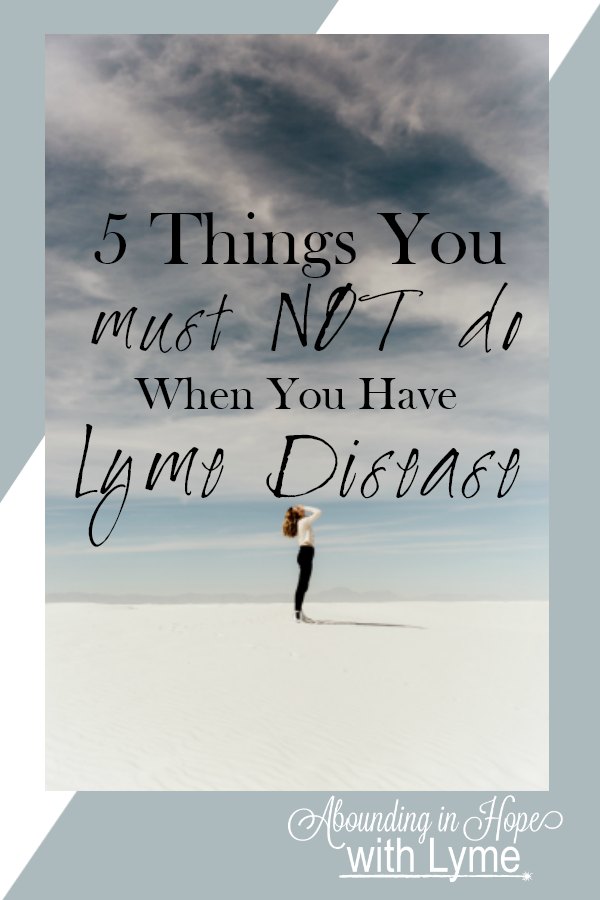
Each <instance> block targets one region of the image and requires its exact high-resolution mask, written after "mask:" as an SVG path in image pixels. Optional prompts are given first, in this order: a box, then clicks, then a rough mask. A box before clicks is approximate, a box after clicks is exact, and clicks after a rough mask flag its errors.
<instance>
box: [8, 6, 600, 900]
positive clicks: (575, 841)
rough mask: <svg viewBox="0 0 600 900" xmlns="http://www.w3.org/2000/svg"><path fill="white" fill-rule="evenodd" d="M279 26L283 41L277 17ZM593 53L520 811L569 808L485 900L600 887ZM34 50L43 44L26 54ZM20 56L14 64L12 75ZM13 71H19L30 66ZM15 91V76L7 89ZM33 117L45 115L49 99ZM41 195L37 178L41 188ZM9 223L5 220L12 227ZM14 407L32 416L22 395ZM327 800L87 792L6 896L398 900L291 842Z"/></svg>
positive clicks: (558, 179) (579, 110)
mask: <svg viewBox="0 0 600 900" xmlns="http://www.w3.org/2000/svg"><path fill="white" fill-rule="evenodd" d="M104 13H106V10H104ZM275 21H276V20H275ZM203 24H204V23H203ZM254 24H255V23H254ZM277 24H278V26H279V28H280V30H284V29H283V28H282V27H281V26H282V23H281V21H278V22H277ZM175 25H177V28H175V27H173V26H175ZM240 28H241V26H240ZM82 30H84V29H82ZM94 30H97V29H94V28H91V29H90V28H89V26H88V27H87V28H86V29H85V31H94ZM175 30H181V31H182V32H183V31H185V29H179V23H177V22H176V21H175V20H174V19H173V21H171V23H170V28H169V31H175ZM197 30H200V29H197ZM203 30H209V29H203ZM215 30H217V29H216V28H215ZM221 30H222V29H221ZM252 30H254V31H255V30H256V28H254V29H252ZM7 37H8V40H7V43H10V40H11V37H10V36H7ZM599 47H600V14H599V13H598V12H596V13H595V14H594V17H593V18H592V20H591V21H590V23H589V24H588V26H587V28H586V29H585V31H584V33H583V35H582V36H581V37H580V39H579V40H578V42H577V43H576V45H575V47H574V49H573V50H572V51H571V53H570V54H569V57H568V58H567V60H566V61H565V62H564V63H563V65H562V66H561V68H560V70H559V71H558V73H557V74H556V75H555V76H554V78H553V79H552V83H551V151H552V154H551V197H552V212H551V233H550V236H551V316H552V331H551V337H552V360H551V442H552V444H551V446H552V455H551V465H552V482H551V560H552V562H551V589H552V622H551V624H552V628H551V635H552V638H551V654H552V673H551V676H552V684H551V694H552V727H551V737H552V741H551V746H552V780H551V790H550V792H548V793H539V794H520V795H518V800H519V804H520V806H522V807H523V808H529V809H536V808H537V809H542V810H545V809H550V808H558V809H561V810H562V812H563V813H564V814H565V825H564V826H563V828H562V829H561V830H560V831H559V832H554V833H549V834H546V835H538V836H535V837H534V838H532V839H530V840H524V841H523V843H522V851H523V856H525V855H527V862H528V865H529V866H530V868H531V869H532V870H533V871H534V880H533V881H532V882H531V883H530V884H529V885H527V886H523V887H521V886H520V885H519V886H516V885H514V884H513V883H512V882H510V881H508V882H502V881H499V882H484V883H485V885H486V887H485V890H486V894H487V895H491V896H504V893H506V894H507V896H508V892H511V895H512V892H513V891H515V890H526V891H527V893H528V896H529V897H540V898H541V897H544V898H547V897H557V898H558V897H563V896H565V895H566V894H567V893H569V894H571V895H573V896H586V895H587V894H588V893H589V887H590V886H591V885H592V884H593V881H594V875H593V874H592V873H593V866H594V861H595V852H594V851H595V850H596V847H595V834H597V831H598V829H597V824H596V816H595V808H594V803H593V799H592V797H591V796H590V788H591V787H592V785H591V784H589V779H590V776H591V774H592V772H595V768H596V766H595V763H596V758H597V743H596V741H595V740H594V737H595V735H594V726H595V716H594V714H593V710H594V706H595V704H594V706H593V705H592V696H591V690H590V683H591V676H592V671H593V670H592V662H593V661H594V662H595V653H594V650H595V647H594V648H593V646H592V636H594V637H595V634H596V632H597V626H598V610H597V605H596V602H595V601H594V599H593V597H592V585H594V580H593V578H592V560H593V558H594V550H595V546H594V544H593V539H594V536H595V534H596V533H597V529H596V528H595V527H594V526H595V524H596V522H595V518H596V516H595V508H594V499H596V498H595V496H594V493H596V494H597V488H596V491H595V492H594V487H595V482H594V479H593V473H594V468H593V461H592V459H591V456H592V452H593V450H594V448H595V439H596V431H597V426H596V420H595V409H594V407H593V406H592V403H591V401H592V386H593V379H594V374H595V372H594V369H595V365H594V364H595V346H594V340H595V334H596V327H597V326H598V324H599V323H598V318H599V313H598V305H597V299H596V297H595V292H593V286H594V285H595V280H594V275H595V272H594V271H593V265H594V262H595V258H596V234H597V227H596V222H595V218H594V217H595V209H596V207H597V206H598V204H597V203H596V202H595V201H596V199H597V195H598V194H599V193H600V191H599V184H600V181H599V180H598V178H597V177H596V179H595V180H594V175H595V171H596V166H597V160H598V159H599V158H600V129H599V127H598V123H597V121H596V117H595V102H594V101H595V96H594V95H595V91H594V86H595V84H597V83H598V76H599V74H600V73H599V68H600V55H599V54H598V48H599ZM38 50H39V48H38V47H37V46H36V47H35V48H34V51H33V52H32V53H30V54H29V57H31V56H34V54H35V53H37V52H38ZM21 51H22V48H21ZM16 52H18V51H15V52H13V53H12V54H11V55H9V56H8V57H5V58H4V62H7V61H8V63H9V69H10V61H11V60H12V62H13V64H14V63H15V53H16ZM29 57H28V58H27V61H29ZM19 64H20V66H22V65H23V59H19ZM39 69H40V63H39V59H37V58H36V59H35V60H34V62H33V68H32V69H31V68H30V69H29V70H28V71H29V72H31V71H33V72H34V76H35V75H39ZM8 84H10V81H9V80H8V79H6V78H5V79H4V85H5V86H6V85H8ZM586 94H587V97H586ZM32 98H35V99H37V100H40V102H41V91H40V90H39V83H38V84H37V85H36V86H34V87H33V88H31V89H30V92H29V95H28V97H27V98H26V100H27V99H29V100H32ZM35 106H36V108H38V109H39V108H40V103H36V104H35ZM14 111H16V110H14ZM37 137H38V138H39V134H37ZM32 144H33V145H34V146H32V147H31V148H30V151H29V152H30V154H31V155H28V154H27V155H25V158H24V157H23V153H22V152H20V153H19V166H23V165H24V166H27V167H28V168H27V169H26V171H29V167H30V166H32V167H33V168H34V169H35V166H36V161H37V162H39V153H40V149H39V142H36V132H35V130H34V134H33V139H32ZM9 168H10V163H9ZM21 171H23V169H21ZM36 171H37V170H36ZM38 184H39V180H36V179H34V185H38ZM15 193H16V192H13V194H12V198H11V199H13V200H14V199H15ZM21 202H22V198H21ZM39 202H40V194H39V193H37V191H36V192H34V196H33V198H31V197H30V198H29V203H30V206H29V207H26V208H25V211H24V212H23V213H22V219H21V220H20V224H22V225H23V227H22V229H21V233H27V234H31V222H37V221H39V213H40V205H39ZM28 214H29V216H28ZM15 221H16V219H12V220H11V222H12V224H13V226H14V222H15ZM25 225H27V226H28V227H27V229H26V228H25ZM3 227H4V226H3ZM19 253H20V255H19V254H17V255H16V256H15V259H17V260H18V261H19V263H24V262H25V261H26V260H27V256H28V255H30V251H28V250H27V248H25V249H23V251H22V252H19ZM19 267H20V266H15V267H14V271H15V274H17V275H18V277H19V278H21V274H22V273H26V272H28V271H29V265H28V266H24V267H23V268H22V270H21V272H18V268H19ZM26 285H27V288H28V290H27V292H24V293H26V294H29V295H33V296H37V293H36V290H35V288H36V287H37V288H38V289H39V287H40V282H39V280H36V279H35V277H33V276H32V277H31V279H29V278H28V281H27V282H26ZM31 288H33V291H32V290H31ZM13 305H14V304H13ZM9 371H10V370H9ZM13 380H14V379H13ZM38 388H39V384H38ZM19 403H20V404H23V395H22V394H20V397H19ZM23 405H25V404H23ZM30 411H31V410H30V408H28V414H29V413H30ZM15 421H16V420H15ZM590 494H591V496H590ZM583 498H585V500H586V501H587V502H585V503H584V499H583ZM590 712H591V713H592V714H591V715H590ZM592 764H594V766H593V765H592ZM343 796H344V798H345V800H346V802H347V803H348V805H350V806H352V808H355V809H359V808H365V809H368V808H371V809H376V808H378V807H379V808H388V805H391V803H390V801H393V799H394V795H391V794H387V793H375V794H368V793H353V794H349V795H343ZM488 797H489V794H478V793H470V792H464V793H458V794H453V793H444V794H441V793H436V794H431V793H429V794H426V793H411V794H406V795H404V796H403V797H401V798H400V799H401V802H403V803H405V804H406V805H407V807H410V808H415V809H421V808H422V809H427V808H435V807H437V806H438V805H439V804H441V803H442V802H443V803H444V804H446V806H447V807H454V808H455V809H457V811H461V810H468V811H471V812H472V811H474V810H475V808H476V807H477V805H478V804H479V803H480V802H481V801H482V800H484V799H487V798H488ZM434 798H435V799H434ZM324 799H326V795H323V794H320V795H315V794H306V793H303V794H297V793H287V792H269V793H252V792H251V793H236V792H223V793H209V792H207V793H185V792H182V793H175V794H169V793H166V794H161V793H145V792H136V793H130V792H121V793H106V794H102V793H79V794H77V795H76V796H75V798H74V799H73V801H72V802H71V804H70V805H69V807H68V808H67V809H66V811H65V813H64V814H63V815H62V816H61V818H60V819H59V821H58V823H57V824H56V825H55V827H54V828H53V829H52V831H51V832H50V834H49V835H48V837H47V838H46V840H45V841H44V842H43V844H42V845H41V847H40V849H39V850H38V852H37V853H36V854H35V855H34V857H33V858H32V860H31V862H30V863H29V864H28V865H27V867H26V868H25V870H24V872H23V873H22V875H21V877H20V878H19V879H18V881H17V882H16V884H15V886H14V887H13V889H12V890H11V891H10V892H9V894H8V897H10V898H11V900H32V898H40V897H45V896H60V897H61V898H63V900H71V898H78V900H79V898H80V897H82V896H85V897H86V898H87V900H95V898H100V897H102V898H103V900H104V898H107V897H111V898H121V897H122V898H125V897H127V898H128V900H129V898H133V897H135V898H137V897H144V898H145V900H153V898H157V900H158V898H159V897H160V898H161V900H162V898H164V897H165V896H170V897H177V898H187V897H190V898H191V897H194V898H197V897H198V896H202V895H204V894H207V895H209V896H211V895H213V894H214V895H216V896H219V897H236V896H238V895H239V894H240V893H241V892H242V891H243V892H244V893H245V892H248V891H251V892H252V893H260V895H261V896H263V897H267V898H270V897H280V896H282V895H284V894H285V895H286V896H289V897H291V898H296V897H305V896H306V895H307V894H308V893H310V894H312V895H313V896H314V895H315V894H317V895H319V894H320V895H326V896H328V897H333V898H335V897H337V896H340V897H342V896H348V894H352V896H356V895H357V894H358V892H360V896H372V895H375V894H380V893H381V894H385V895H386V896H392V895H394V896H396V895H397V892H398V890H399V885H398V884H397V883H396V882H393V881H392V882H380V883H378V884H377V885H376V886H375V887H372V886H368V887H367V886H366V885H364V883H354V884H353V885H351V884H348V883H347V882H342V881H339V880H338V879H337V877H336V876H337V873H338V872H339V871H340V870H341V868H342V867H341V866H340V864H339V859H338V857H337V855H336V854H335V852H334V851H331V850H330V849H329V848H328V847H327V846H326V845H325V844H324V843H323V842H319V843H317V842H313V843H311V844H307V845H302V844H295V843H294V842H293V841H291V840H290V838H289V837H288V835H287V832H286V822H287V818H288V816H289V814H290V812H291V811H292V810H293V809H295V808H296V807H298V806H309V807H310V806H313V807H315V808H319V807H320V806H321V807H322V805H323V803H324ZM265 848H268V858H265ZM358 884H360V887H359V886H358ZM411 884H412V888H411V889H414V890H415V891H420V892H421V895H422V896H426V897H429V896H433V895H436V896H437V892H438V891H439V890H446V888H445V887H443V888H440V887H439V885H440V884H444V885H445V882H434V883H432V882H421V883H419V882H413V883H411ZM211 888H212V889H213V890H211ZM452 890H453V891H455V892H456V891H463V890H464V891H470V892H471V894H472V896H480V894H481V883H479V882H476V883H475V884H472V883H467V882H464V881H463V882H458V883H456V884H455V885H454V886H453V888H452Z"/></svg>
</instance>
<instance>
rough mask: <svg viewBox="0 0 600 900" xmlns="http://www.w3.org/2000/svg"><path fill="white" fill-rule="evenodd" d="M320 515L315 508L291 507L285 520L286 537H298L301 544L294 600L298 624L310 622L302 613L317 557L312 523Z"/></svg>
mask: <svg viewBox="0 0 600 900" xmlns="http://www.w3.org/2000/svg"><path fill="white" fill-rule="evenodd" d="M320 515H321V510H320V509H315V507H314V506H290V508H289V509H288V511H287V512H286V514H285V516H284V519H283V533H284V535H285V537H289V538H293V537H297V538H298V543H299V544H300V549H299V550H298V565H299V566H300V574H299V576H298V587H297V588H296V596H295V598H294V607H295V610H294V615H295V617H296V621H297V622H310V619H308V618H307V617H306V616H305V615H304V613H303V612H302V603H303V602H304V595H305V594H306V591H307V590H308V583H309V581H310V575H311V572H312V566H313V558H314V555H315V538H314V534H313V530H312V523H313V522H314V521H315V519H318V518H319V516H320Z"/></svg>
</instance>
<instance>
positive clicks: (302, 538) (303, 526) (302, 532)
mask: <svg viewBox="0 0 600 900" xmlns="http://www.w3.org/2000/svg"><path fill="white" fill-rule="evenodd" d="M320 515H321V510H320V509H316V507H314V506H305V507H304V516H303V517H302V518H301V519H298V531H297V532H296V534H297V536H298V543H299V544H300V546H301V547H314V546H315V536H314V534H313V530H312V523H313V522H314V521H315V519H318V518H319V516H320Z"/></svg>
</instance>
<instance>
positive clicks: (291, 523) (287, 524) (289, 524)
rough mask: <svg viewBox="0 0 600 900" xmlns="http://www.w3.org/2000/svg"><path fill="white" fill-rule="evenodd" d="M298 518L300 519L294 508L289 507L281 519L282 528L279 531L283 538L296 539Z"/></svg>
mask: <svg viewBox="0 0 600 900" xmlns="http://www.w3.org/2000/svg"><path fill="white" fill-rule="evenodd" d="M300 518H302V517H301V516H299V515H298V513H297V512H296V510H295V509H294V507H293V506H290V507H289V508H288V510H287V511H286V514H285V516H284V517H283V526H282V528H281V530H282V531H283V534H284V537H289V538H293V537H296V535H297V534H298V519H300Z"/></svg>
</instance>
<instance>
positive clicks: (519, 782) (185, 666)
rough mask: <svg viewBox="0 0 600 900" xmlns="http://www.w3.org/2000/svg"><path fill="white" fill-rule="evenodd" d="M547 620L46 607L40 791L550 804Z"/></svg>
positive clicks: (430, 607) (447, 610) (520, 610)
mask: <svg viewBox="0 0 600 900" xmlns="http://www.w3.org/2000/svg"><path fill="white" fill-rule="evenodd" d="M547 611H548V608H547V605H546V604H544V603H528V602H523V603H519V602H514V603H494V602H482V603H474V602H448V603H443V602H436V603H434V602H418V603H417V602H415V603H377V604H375V603H368V604H359V603H348V604H341V603H335V604H328V605H326V606H325V605H321V606H319V605H318V604H316V603H313V604H309V603H307V605H306V612H307V613H308V614H309V615H311V616H313V617H315V618H317V617H322V618H327V619H336V620H339V621H346V622H351V621H364V622H381V623H398V624H401V625H402V626H405V627H373V626H365V627H359V626H356V625H349V624H348V625H341V624H340V625H297V624H296V623H295V622H293V620H292V613H291V610H290V608H289V607H288V606H287V605H283V604H274V603H269V604H267V603H263V604H260V603H255V604H254V603H253V604H241V605H238V604H218V605H217V604H210V605H173V606H171V605H138V606H116V605H103V604H92V603H72V604H68V603H52V604H48V606H47V664H46V665H47V787H48V789H50V790H54V789H81V790H108V789H114V790H127V789H128V790H326V791H334V790H390V791H407V790H501V791H506V790H545V789H547V788H548V718H547V716H548V704H547V700H548V697H547V693H548V691H547V688H548V659H547V643H548V641H547Z"/></svg>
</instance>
